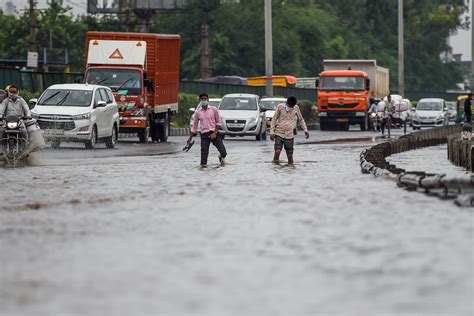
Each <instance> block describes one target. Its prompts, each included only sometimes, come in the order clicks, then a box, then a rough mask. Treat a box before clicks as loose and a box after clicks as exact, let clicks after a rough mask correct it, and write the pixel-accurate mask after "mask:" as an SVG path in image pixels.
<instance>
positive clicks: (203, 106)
mask: <svg viewBox="0 0 474 316" xmlns="http://www.w3.org/2000/svg"><path fill="white" fill-rule="evenodd" d="M208 105H209V101H207V100H202V101H201V106H202V108H203V109H207V106H208Z"/></svg>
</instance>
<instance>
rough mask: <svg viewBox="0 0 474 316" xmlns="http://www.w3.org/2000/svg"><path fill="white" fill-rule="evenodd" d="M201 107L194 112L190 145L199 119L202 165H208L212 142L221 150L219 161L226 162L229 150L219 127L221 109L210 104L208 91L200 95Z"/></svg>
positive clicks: (195, 133)
mask: <svg viewBox="0 0 474 316" xmlns="http://www.w3.org/2000/svg"><path fill="white" fill-rule="evenodd" d="M199 100H200V102H199V105H200V106H201V109H199V110H198V111H197V112H196V113H195V114H194V123H193V127H192V129H191V134H190V135H189V138H188V145H189V144H191V140H192V139H193V137H194V136H196V135H197V129H198V124H199V121H200V122H201V167H203V168H205V167H207V158H208V156H209V146H210V145H211V143H212V144H213V145H214V146H215V147H216V148H217V150H218V151H219V162H220V163H221V164H224V159H225V157H226V156H227V151H226V149H225V146H224V142H223V141H222V137H221V136H220V135H219V133H218V131H219V127H220V126H221V118H220V115H219V110H218V109H217V108H215V107H213V106H209V96H208V95H207V94H206V93H201V94H200V95H199Z"/></svg>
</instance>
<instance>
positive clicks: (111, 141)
mask: <svg viewBox="0 0 474 316" xmlns="http://www.w3.org/2000/svg"><path fill="white" fill-rule="evenodd" d="M117 139H118V133H117V125H115V124H114V127H112V135H110V136H109V137H107V138H106V139H105V146H106V147H107V148H114V147H115V145H117Z"/></svg>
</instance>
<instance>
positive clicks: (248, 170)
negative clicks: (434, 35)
mask: <svg viewBox="0 0 474 316" xmlns="http://www.w3.org/2000/svg"><path fill="white" fill-rule="evenodd" d="M359 134H363V133H357V134H355V133H341V134H340V135H341V137H340V138H351V137H356V138H361V136H360V135H359ZM363 135H365V136H368V137H365V136H364V137H365V139H363V137H362V139H359V140H358V141H353V142H350V141H347V142H346V141H343V142H325V140H331V137H333V136H331V135H328V134H324V133H322V132H313V133H312V136H311V139H310V140H309V141H306V140H304V139H303V138H302V136H301V135H298V138H297V141H296V143H297V144H296V146H295V161H296V165H295V166H294V167H291V166H288V165H286V164H285V163H283V164H281V165H274V164H272V163H270V160H271V158H272V154H273V148H272V144H271V142H270V141H267V142H255V141H252V140H250V139H248V140H242V139H226V142H225V144H226V146H227V149H228V152H229V157H228V159H227V164H226V165H225V166H224V167H219V166H218V160H217V151H216V150H215V149H212V150H211V155H210V159H209V160H210V164H209V168H208V169H207V170H201V169H199V167H198V163H199V143H198V142H197V143H196V144H195V147H193V148H192V149H191V151H190V152H188V153H183V152H182V151H181V148H182V146H183V145H184V142H185V138H183V137H174V138H172V139H171V142H172V143H171V144H168V145H161V144H154V145H153V144H149V145H134V144H132V143H120V144H119V145H120V147H121V148H120V149H116V150H115V151H112V153H113V154H109V153H108V152H106V151H103V150H102V151H101V150H97V151H95V153H93V154H91V153H90V152H86V153H84V151H83V150H74V149H61V150H60V151H59V152H52V151H45V152H44V153H40V154H39V155H37V157H36V158H35V160H34V164H35V165H34V166H31V167H25V168H18V169H1V172H2V178H3V186H2V189H1V191H0V197H1V204H0V306H1V309H2V315H157V314H161V315H189V314H199V315H473V313H474V307H473V303H472V301H473V283H474V273H473V266H474V262H473V261H474V259H473V257H474V250H473V249H474V247H473V232H474V222H473V212H472V209H466V208H458V207H456V206H455V205H454V203H453V202H452V201H444V200H440V199H437V198H433V197H429V196H426V195H424V194H419V193H414V192H407V191H404V190H401V189H399V188H397V187H396V185H395V183H394V182H393V181H391V180H388V179H383V178H374V177H372V176H369V175H363V174H361V172H360V167H359V154H360V152H361V151H362V150H363V149H364V148H367V147H369V146H371V145H372V144H373V143H374V142H377V141H379V140H378V139H375V138H374V139H372V138H371V134H370V133H366V134H363ZM318 142H319V143H318ZM143 148H145V149H146V150H144V149H143ZM121 153H123V154H121ZM131 153H140V154H142V156H138V157H134V156H132V155H131ZM146 153H148V155H147V154H146ZM158 153H162V154H163V155H157V156H155V154H158ZM413 153H414V154H411V155H409V154H403V155H404V156H402V155H397V156H394V157H393V159H394V161H392V162H394V163H396V164H398V163H399V162H400V163H403V164H412V165H414V167H413V168H418V166H419V165H416V164H417V161H418V160H419V159H420V153H421V151H419V152H416V153H415V152H413ZM429 153H430V154H429V155H428V157H427V158H426V159H428V160H429V161H431V163H430V165H431V166H433V165H434V166H436V165H439V166H441V167H439V168H443V170H445V171H447V172H462V171H461V170H460V169H456V167H453V166H451V165H450V164H449V163H445V156H443V155H442V150H441V149H439V148H435V149H432V150H431V151H430V152H429ZM65 156H67V159H65V158H64V157H65ZM423 157H425V156H422V157H421V158H423ZM282 158H283V159H285V156H284V155H283V157H282ZM391 159H392V158H391ZM436 159H437V160H436ZM435 161H438V162H439V163H438V162H435ZM430 171H431V170H430Z"/></svg>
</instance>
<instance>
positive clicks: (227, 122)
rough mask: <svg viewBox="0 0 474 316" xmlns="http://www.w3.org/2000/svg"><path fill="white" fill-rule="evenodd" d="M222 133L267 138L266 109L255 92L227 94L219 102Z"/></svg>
mask: <svg viewBox="0 0 474 316" xmlns="http://www.w3.org/2000/svg"><path fill="white" fill-rule="evenodd" d="M219 114H220V115H221V130H220V133H221V134H222V135H230V136H254V137H255V139H256V140H265V139H267V124H266V121H265V109H264V108H263V107H262V106H261V105H260V102H259V97H258V95H255V94H243V93H234V94H226V95H225V96H224V97H223V98H222V101H221V103H220V104H219Z"/></svg>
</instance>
